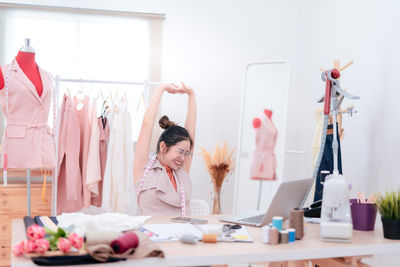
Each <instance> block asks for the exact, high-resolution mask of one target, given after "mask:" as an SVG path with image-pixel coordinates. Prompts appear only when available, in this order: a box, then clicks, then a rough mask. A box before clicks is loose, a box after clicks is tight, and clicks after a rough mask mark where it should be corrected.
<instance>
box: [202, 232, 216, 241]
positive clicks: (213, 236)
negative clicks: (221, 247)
mask: <svg viewBox="0 0 400 267" xmlns="http://www.w3.org/2000/svg"><path fill="white" fill-rule="evenodd" d="M217 241H218V235H217V234H203V242H204V243H217Z"/></svg>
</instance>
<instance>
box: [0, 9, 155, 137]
mask: <svg viewBox="0 0 400 267" xmlns="http://www.w3.org/2000/svg"><path fill="white" fill-rule="evenodd" d="M49 9H50V10H49ZM0 18H1V19H2V21H3V22H4V23H3V24H2V27H3V28H2V29H0V41H1V43H2V45H1V48H0V49H1V50H2V51H0V63H2V65H3V64H5V63H8V62H11V61H12V59H13V58H14V57H15V56H16V55H17V53H18V50H19V49H20V47H22V46H23V45H24V39H25V38H30V39H31V46H32V47H33V48H34V49H35V52H36V62H37V63H38V64H39V65H40V66H41V67H42V68H43V69H45V70H47V71H49V72H50V73H52V74H53V75H59V76H60V77H61V78H74V79H90V80H113V81H137V82H143V81H144V80H150V79H153V80H155V79H156V80H159V79H160V77H159V73H160V61H161V59H160V58H157V56H156V55H160V54H161V53H159V51H155V50H157V49H160V47H161V45H160V44H159V42H160V40H161V38H160V36H161V31H160V29H161V27H160V24H161V22H162V16H147V17H146V16H135V14H134V13H131V14H130V15H129V14H127V13H121V12H119V13H118V12H107V11H104V12H102V11H98V12H97V11H96V12H88V10H79V9H78V10H68V9H55V10H52V9H51V8H42V9H40V8H28V7H26V8H21V7H20V6H18V7H13V6H12V5H11V6H10V7H8V8H3V9H0ZM66 89H68V90H69V91H70V92H71V94H75V93H76V92H77V91H80V90H82V91H84V92H85V93H86V94H89V95H92V96H97V95H99V94H100V92H101V94H102V95H104V97H107V96H110V94H111V95H113V97H114V98H115V97H122V96H123V95H126V96H127V99H128V101H129V102H130V103H131V105H130V107H131V115H132V117H133V120H132V122H133V129H132V133H133V138H134V140H136V139H137V135H138V131H139V127H140V124H141V118H142V116H143V113H144V108H143V105H139V109H138V108H137V107H138V103H139V100H140V98H141V97H142V95H143V93H144V92H143V90H144V87H143V86H121V85H112V84H91V83H90V84H87V83H83V84H80V83H68V84H67V83H60V91H59V97H60V99H61V97H62V95H63V93H64V92H66ZM140 107H141V108H140ZM49 124H50V125H52V116H51V114H50V116H49Z"/></svg>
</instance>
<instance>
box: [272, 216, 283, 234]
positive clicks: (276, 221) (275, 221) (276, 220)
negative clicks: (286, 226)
mask: <svg viewBox="0 0 400 267" xmlns="http://www.w3.org/2000/svg"><path fill="white" fill-rule="evenodd" d="M282 222H283V218H282V217H281V216H274V217H272V226H274V227H275V228H276V229H278V230H279V231H280V230H282Z"/></svg>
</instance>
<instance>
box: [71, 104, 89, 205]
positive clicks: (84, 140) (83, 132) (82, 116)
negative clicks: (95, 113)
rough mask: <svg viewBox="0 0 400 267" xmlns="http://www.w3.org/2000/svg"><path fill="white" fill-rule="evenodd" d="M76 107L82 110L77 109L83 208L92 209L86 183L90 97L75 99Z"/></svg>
mask: <svg viewBox="0 0 400 267" xmlns="http://www.w3.org/2000/svg"><path fill="white" fill-rule="evenodd" d="M74 103H75V107H77V108H81V109H79V110H78V109H76V114H77V116H78V121H79V127H80V154H79V164H80V168H81V171H82V184H83V185H82V187H83V207H84V208H89V207H90V198H91V193H90V191H89V188H88V184H87V181H86V173H87V167H88V166H87V163H88V153H89V141H90V121H89V97H88V96H85V97H84V98H83V99H79V98H77V97H76V96H75V97H74Z"/></svg>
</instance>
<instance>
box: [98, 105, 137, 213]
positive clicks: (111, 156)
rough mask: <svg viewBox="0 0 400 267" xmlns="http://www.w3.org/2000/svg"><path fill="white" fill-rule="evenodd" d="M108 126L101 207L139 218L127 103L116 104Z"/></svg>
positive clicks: (130, 124) (130, 125)
mask: <svg viewBox="0 0 400 267" xmlns="http://www.w3.org/2000/svg"><path fill="white" fill-rule="evenodd" d="M109 125H110V141H109V145H108V152H107V162H106V170H105V174H104V184H103V190H106V191H103V202H102V208H106V209H107V210H111V211H114V212H124V213H127V214H132V215H136V214H137V213H138V210H139V208H138V204H137V199H136V193H135V189H134V184H133V166H132V165H133V141H132V130H131V127H132V123H131V118H130V114H129V111H128V102H127V101H124V102H119V103H116V104H115V105H114V107H113V108H112V118H111V120H110V124H109ZM106 194H107V196H106Z"/></svg>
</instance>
